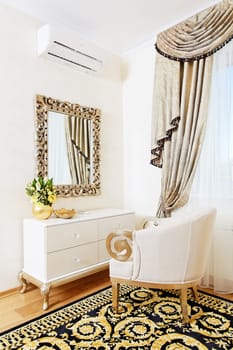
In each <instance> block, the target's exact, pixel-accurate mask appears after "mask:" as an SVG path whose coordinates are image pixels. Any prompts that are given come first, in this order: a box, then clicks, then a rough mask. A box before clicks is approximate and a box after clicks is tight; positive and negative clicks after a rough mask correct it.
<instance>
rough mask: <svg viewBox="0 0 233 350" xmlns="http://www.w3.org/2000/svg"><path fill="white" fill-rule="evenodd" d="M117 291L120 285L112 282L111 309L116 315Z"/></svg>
mask: <svg viewBox="0 0 233 350" xmlns="http://www.w3.org/2000/svg"><path fill="white" fill-rule="evenodd" d="M119 291H120V284H119V283H118V282H112V307H113V310H114V311H115V312H116V313H118V304H119Z"/></svg>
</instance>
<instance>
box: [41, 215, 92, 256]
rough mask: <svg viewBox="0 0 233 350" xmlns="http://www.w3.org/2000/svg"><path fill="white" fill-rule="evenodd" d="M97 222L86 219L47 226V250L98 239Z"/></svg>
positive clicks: (55, 249)
mask: <svg viewBox="0 0 233 350" xmlns="http://www.w3.org/2000/svg"><path fill="white" fill-rule="evenodd" d="M97 227H98V226H97V222H96V221H94V220H93V221H85V222H76V223H67V224H66V225H57V226H49V227H47V252H54V251H57V250H60V249H66V248H70V247H75V246H78V245H83V244H87V243H90V242H95V241H97V238H98V235H97Z"/></svg>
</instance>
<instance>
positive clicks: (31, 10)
mask: <svg viewBox="0 0 233 350" xmlns="http://www.w3.org/2000/svg"><path fill="white" fill-rule="evenodd" d="M217 2H219V0H195V1H190V0H189V1H187V0H172V1H171V0H0V3H3V4H6V5H8V6H12V7H14V8H16V9H18V10H20V11H23V12H25V13H27V14H29V15H30V16H33V17H36V18H37V19H39V20H41V21H42V22H46V23H51V24H53V23H54V24H57V25H59V24H61V25H63V26H64V25H65V26H67V27H69V28H70V29H73V30H76V31H77V32H78V33H79V35H81V36H83V37H84V38H86V39H88V40H89V41H91V42H94V43H95V44H97V45H99V46H100V47H103V48H105V49H108V50H110V51H112V52H114V53H116V54H119V55H123V54H125V53H127V52H128V51H130V50H132V49H134V48H135V47H137V46H139V45H142V44H143V43H145V42H147V41H150V40H154V38H155V37H156V33H158V32H160V31H162V30H164V29H166V28H168V27H170V26H172V25H174V24H176V23H178V22H180V21H181V20H183V19H185V18H187V17H190V16H192V15H194V14H195V13H197V12H199V11H200V10H202V9H205V8H207V7H209V6H212V5H214V4H215V3H217Z"/></svg>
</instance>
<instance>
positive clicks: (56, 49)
mask: <svg viewBox="0 0 233 350" xmlns="http://www.w3.org/2000/svg"><path fill="white" fill-rule="evenodd" d="M38 54H39V55H40V56H43V57H46V58H48V59H50V60H53V61H56V62H58V63H63V64H66V65H68V66H70V67H72V68H77V69H79V70H82V71H85V72H93V73H94V72H98V71H99V70H100V69H101V68H102V66H103V58H102V57H101V49H100V48H98V47H97V46H95V45H93V44H92V43H90V42H88V41H87V40H84V39H83V38H80V36H79V35H78V34H77V33H76V32H74V31H71V30H68V29H67V28H65V29H64V28H63V29H61V27H59V29H57V28H55V27H54V26H53V27H52V26H50V25H49V24H46V25H44V26H43V27H41V28H40V29H39V30H38Z"/></svg>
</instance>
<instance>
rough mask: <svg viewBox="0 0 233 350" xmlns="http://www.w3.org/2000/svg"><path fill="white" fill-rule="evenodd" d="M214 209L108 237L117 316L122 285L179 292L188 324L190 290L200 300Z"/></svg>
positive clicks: (114, 233) (107, 243) (184, 318)
mask: <svg viewBox="0 0 233 350" xmlns="http://www.w3.org/2000/svg"><path fill="white" fill-rule="evenodd" d="M215 216H216V210H215V209H202V210H200V211H198V212H193V213H192V214H187V213H186V214H184V215H179V216H177V217H175V216H174V217H172V218H168V219H164V220H162V222H161V223H160V224H159V225H158V226H155V227H151V228H146V229H143V230H137V231H124V230H122V231H118V232H112V233H110V234H109V235H108V237H107V240H106V246H107V249H108V252H109V254H110V256H111V257H112V259H111V260H110V278H111V283H112V298H113V308H114V309H115V311H116V312H118V297H119V287H120V284H131V285H137V286H142V287H148V288H159V289H162V288H165V289H179V290H180V299H181V310H182V316H183V321H184V322H185V323H188V322H189V317H188V311H187V289H188V288H192V290H193V293H194V296H195V298H196V299H198V295H197V286H198V284H199V283H200V280H201V278H202V277H203V275H204V273H205V269H206V264H207V261H208V255H209V248H210V243H211V236H212V232H213V224H214V219H215Z"/></svg>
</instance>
